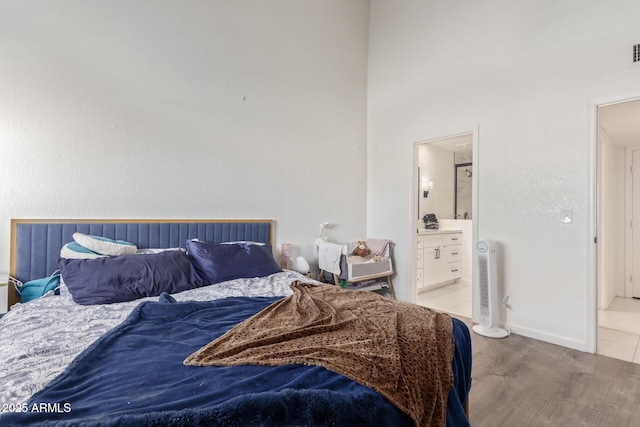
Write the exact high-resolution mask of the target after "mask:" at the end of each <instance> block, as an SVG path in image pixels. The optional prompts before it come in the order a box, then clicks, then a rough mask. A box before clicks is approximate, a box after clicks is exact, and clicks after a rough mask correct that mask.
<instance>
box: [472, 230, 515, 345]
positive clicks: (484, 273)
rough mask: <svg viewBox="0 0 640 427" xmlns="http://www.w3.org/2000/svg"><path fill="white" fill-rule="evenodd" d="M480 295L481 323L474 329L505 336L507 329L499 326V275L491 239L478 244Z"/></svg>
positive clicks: (479, 332) (496, 335) (487, 333)
mask: <svg viewBox="0 0 640 427" xmlns="http://www.w3.org/2000/svg"><path fill="white" fill-rule="evenodd" d="M476 253H477V257H478V272H479V274H478V276H479V282H480V286H479V289H480V297H479V298H478V320H479V324H477V325H475V326H474V327H473V328H472V329H473V331H474V332H475V333H477V334H480V335H483V336H485V337H489V338H504V337H506V336H508V335H509V332H507V330H506V329H504V328H501V327H500V326H498V322H499V319H500V312H499V308H500V299H499V298H498V277H497V276H498V275H497V270H498V269H497V259H496V258H497V256H496V255H497V254H496V245H495V243H494V242H493V241H491V240H479V241H478V243H477V244H476Z"/></svg>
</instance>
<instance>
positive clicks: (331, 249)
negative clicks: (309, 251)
mask: <svg viewBox="0 0 640 427" xmlns="http://www.w3.org/2000/svg"><path fill="white" fill-rule="evenodd" d="M316 246H317V247H318V268H320V270H324V271H327V272H329V273H333V274H337V275H340V271H341V270H340V257H341V256H342V255H346V254H347V245H339V244H337V243H331V242H327V241H326V240H323V239H317V240H316Z"/></svg>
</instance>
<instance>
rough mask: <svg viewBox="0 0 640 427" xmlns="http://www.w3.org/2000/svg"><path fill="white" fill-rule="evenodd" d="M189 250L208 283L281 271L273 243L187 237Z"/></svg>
mask: <svg viewBox="0 0 640 427" xmlns="http://www.w3.org/2000/svg"><path fill="white" fill-rule="evenodd" d="M187 253H188V254H189V256H190V257H191V261H192V262H193V265H194V266H195V267H196V269H197V270H198V273H200V275H201V276H202V277H203V278H204V279H205V280H206V281H207V282H208V283H220V282H224V281H226V280H232V279H241V278H250V277H262V276H268V275H270V274H273V273H278V272H281V271H282V270H281V269H280V267H279V266H278V263H276V261H275V260H274V259H273V254H272V252H271V246H269V245H251V244H245V243H232V244H214V243H207V242H201V241H196V240H187Z"/></svg>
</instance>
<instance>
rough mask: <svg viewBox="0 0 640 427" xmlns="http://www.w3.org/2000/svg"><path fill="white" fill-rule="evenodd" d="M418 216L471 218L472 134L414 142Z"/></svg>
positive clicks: (419, 217) (420, 217)
mask: <svg viewBox="0 0 640 427" xmlns="http://www.w3.org/2000/svg"><path fill="white" fill-rule="evenodd" d="M418 177H419V178H418V179H419V182H418V188H419V190H418V193H419V194H418V219H419V220H420V219H422V217H423V216H424V215H425V214H427V213H434V214H436V217H437V218H438V219H467V220H470V219H472V211H473V210H472V206H473V197H472V195H473V186H472V182H473V134H471V133H469V134H462V135H456V136H452V137H447V138H443V139H439V140H436V141H433V142H428V143H424V144H419V145H418Z"/></svg>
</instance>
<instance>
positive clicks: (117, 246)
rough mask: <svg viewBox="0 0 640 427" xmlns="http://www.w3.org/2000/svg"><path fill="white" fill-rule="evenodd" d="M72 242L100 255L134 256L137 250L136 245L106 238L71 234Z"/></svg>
mask: <svg viewBox="0 0 640 427" xmlns="http://www.w3.org/2000/svg"><path fill="white" fill-rule="evenodd" d="M73 240H75V241H76V243H77V244H79V245H80V246H84V247H85V248H87V249H89V250H91V251H93V252H95V253H98V254H100V255H110V256H116V255H127V254H135V253H136V250H138V248H137V247H136V245H134V244H133V243H130V242H125V241H124V240H112V239H108V238H106V237H100V236H90V235H88V234H82V233H73Z"/></svg>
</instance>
